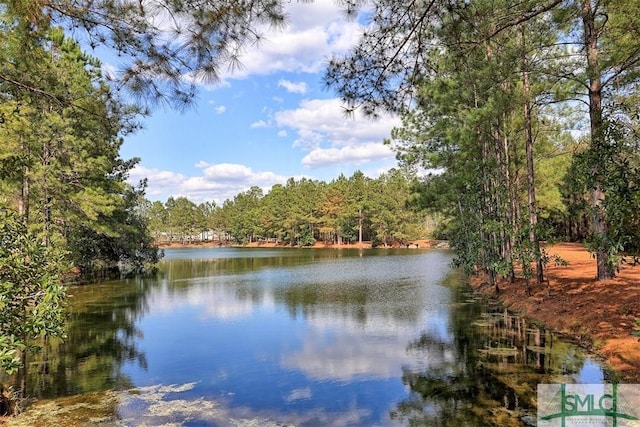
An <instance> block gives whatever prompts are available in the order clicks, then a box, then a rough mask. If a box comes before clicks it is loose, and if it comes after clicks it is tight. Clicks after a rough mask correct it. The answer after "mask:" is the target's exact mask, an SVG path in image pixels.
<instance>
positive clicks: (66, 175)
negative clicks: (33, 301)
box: [0, 8, 157, 274]
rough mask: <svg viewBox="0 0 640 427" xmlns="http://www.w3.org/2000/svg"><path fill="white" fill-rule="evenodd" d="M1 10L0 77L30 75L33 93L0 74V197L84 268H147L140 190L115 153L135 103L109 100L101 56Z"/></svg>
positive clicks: (128, 164)
mask: <svg viewBox="0 0 640 427" xmlns="http://www.w3.org/2000/svg"><path fill="white" fill-rule="evenodd" d="M9 12H10V8H9V9H3V10H2V15H1V16H2V19H3V21H2V22H4V24H5V26H4V27H3V28H2V29H3V30H4V31H6V34H7V37H6V39H4V42H3V43H2V44H0V56H1V57H2V59H4V62H3V63H2V65H1V66H0V75H11V76H13V77H15V79H20V78H21V77H20V76H22V75H29V76H31V77H30V81H29V87H31V88H37V89H38V92H37V93H34V92H33V91H30V90H26V91H25V90H23V89H24V88H20V87H16V85H15V84H13V83H12V82H9V81H6V80H1V79H0V113H1V114H2V115H3V117H4V120H3V121H2V122H1V123H0V129H1V131H0V173H1V174H2V176H3V184H2V185H0V195H1V196H4V197H6V198H7V199H8V200H9V201H10V202H11V204H12V205H15V206H16V207H17V210H18V211H19V213H20V214H21V216H22V218H23V220H24V222H25V224H26V226H27V227H28V229H29V230H30V232H32V233H34V234H35V235H37V236H38V237H39V238H40V239H41V240H42V241H43V242H44V244H45V245H46V246H50V247H51V248H53V249H55V250H58V251H61V252H65V253H66V255H67V259H69V260H71V261H73V262H74V263H76V265H77V266H79V267H81V269H82V270H83V271H84V272H87V273H91V274H93V273H95V272H97V271H98V270H101V269H103V270H104V271H107V270H112V269H114V268H115V267H118V268H119V267H125V266H126V267H127V270H133V271H140V270H141V269H143V267H142V266H143V265H145V266H147V267H148V264H150V263H153V262H154V260H157V255H154V254H153V252H154V250H153V249H152V248H150V247H149V244H150V242H151V239H150V238H149V237H148V236H145V233H148V232H147V229H146V224H144V223H142V222H141V218H142V216H139V215H138V217H137V218H138V219H136V215H134V214H133V211H134V208H133V207H132V201H131V199H132V198H136V197H138V196H139V194H138V193H139V191H138V190H135V191H134V190H133V189H131V188H130V185H129V184H127V183H126V179H127V178H128V173H129V171H130V170H131V168H133V167H134V165H135V164H136V163H137V159H131V160H125V159H122V158H120V155H119V151H120V147H121V145H122V143H123V140H122V136H123V135H124V134H126V133H127V132H129V131H133V130H135V129H136V127H137V123H136V122H135V120H134V118H135V117H136V115H137V114H138V113H139V112H140V110H139V109H138V108H137V107H135V106H132V105H127V104H123V103H120V102H118V101H117V100H116V99H115V97H114V95H113V92H112V91H111V90H110V89H109V86H108V84H107V82H106V81H105V80H104V79H103V78H102V76H101V73H102V71H101V64H100V63H99V61H97V60H96V59H95V58H92V57H90V56H89V55H87V54H85V53H84V52H83V51H82V50H81V49H80V47H79V46H78V44H77V43H75V42H74V41H73V40H72V39H69V38H67V37H66V36H65V35H64V33H63V31H62V30H61V29H60V28H51V27H49V26H48V25H46V22H44V23H42V24H41V26H40V27H38V28H37V29H34V28H32V27H29V26H26V27H25V26H23V25H22V24H23V23H21V21H20V19H18V18H16V19H12V18H15V17H13V16H12V15H10V13H9ZM24 46H31V48H30V49H24V48H23V47H24ZM133 193H136V194H138V195H137V196H132V194H133ZM156 252H157V250H156ZM114 266H115V267H114ZM145 268H146V267H145ZM115 269H116V270H117V268H115Z"/></svg>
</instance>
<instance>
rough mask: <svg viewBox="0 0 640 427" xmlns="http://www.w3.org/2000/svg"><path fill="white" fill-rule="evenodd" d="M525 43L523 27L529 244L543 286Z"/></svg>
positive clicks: (529, 88) (523, 83)
mask: <svg viewBox="0 0 640 427" xmlns="http://www.w3.org/2000/svg"><path fill="white" fill-rule="evenodd" d="M525 48H526V43H525V29H524V27H522V86H523V89H524V98H525V101H524V133H525V151H526V155H527V187H528V188H527V193H528V204H529V242H530V243H531V247H532V248H533V254H534V257H535V260H536V283H537V284H538V285H541V284H542V282H543V281H544V270H543V268H544V267H543V265H542V254H541V253H540V242H539V241H538V233H537V227H538V214H537V212H536V187H535V176H534V168H533V129H532V125H531V98H530V97H531V85H530V83H529V58H528V56H527V51H526V49H525Z"/></svg>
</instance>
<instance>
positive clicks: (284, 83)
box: [278, 79, 308, 94]
mask: <svg viewBox="0 0 640 427" xmlns="http://www.w3.org/2000/svg"><path fill="white" fill-rule="evenodd" d="M278 87H283V88H285V89H286V90H287V92H290V93H300V94H304V93H307V90H308V87H307V83H305V82H298V83H295V82H292V81H289V80H286V79H280V81H278Z"/></svg>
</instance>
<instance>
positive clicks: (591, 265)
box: [472, 243, 640, 383]
mask: <svg viewBox="0 0 640 427" xmlns="http://www.w3.org/2000/svg"><path fill="white" fill-rule="evenodd" d="M548 250H549V253H550V254H555V255H559V256H560V257H562V259H564V260H565V261H567V262H568V263H569V265H568V266H549V268H548V270H547V277H548V278H549V288H548V289H547V286H546V285H545V286H544V287H536V286H534V287H533V289H532V296H531V297H527V294H526V286H525V283H524V282H523V281H518V282H516V283H513V284H509V283H501V284H500V287H501V291H500V295H499V298H500V299H501V300H502V301H503V302H504V303H505V305H506V306H507V307H509V308H510V309H511V310H513V311H516V312H520V313H522V314H523V315H524V316H526V317H528V318H530V319H534V320H537V321H540V322H542V323H544V324H545V325H547V326H548V327H551V328H553V329H555V330H557V331H558V332H560V333H562V334H564V335H566V336H568V337H570V338H572V339H574V340H576V341H578V342H579V343H580V344H582V345H584V346H586V347H588V348H590V349H591V350H593V351H594V352H595V353H596V354H598V355H600V356H602V357H603V359H604V360H605V361H606V363H607V364H608V365H609V366H610V367H611V368H613V369H614V370H615V371H616V372H618V373H619V374H620V381H621V382H625V383H640V342H639V341H638V339H639V337H637V336H632V332H633V331H634V330H638V329H640V327H638V325H637V324H636V320H637V319H640V266H631V265H623V266H622V267H621V268H620V272H619V273H618V275H617V277H616V278H615V279H613V280H608V281H600V282H596V281H595V275H596V263H595V260H594V259H593V258H592V257H591V256H590V254H589V253H588V252H587V251H586V250H585V249H584V248H583V246H582V245H580V244H573V243H562V244H557V245H554V246H552V247H550V248H549V249H548ZM472 285H473V286H474V287H475V288H476V289H478V290H479V291H481V292H483V293H486V294H494V290H493V288H492V287H489V286H488V284H486V282H483V281H482V279H481V278H477V277H476V278H472Z"/></svg>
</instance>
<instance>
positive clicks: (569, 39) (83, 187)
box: [0, 0, 640, 372]
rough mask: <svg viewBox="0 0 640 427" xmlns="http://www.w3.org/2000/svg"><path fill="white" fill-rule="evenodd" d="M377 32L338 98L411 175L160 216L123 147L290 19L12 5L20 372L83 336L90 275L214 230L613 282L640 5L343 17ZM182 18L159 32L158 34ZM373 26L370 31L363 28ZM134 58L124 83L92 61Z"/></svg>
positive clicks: (386, 5) (563, 4) (372, 11)
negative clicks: (266, 30) (405, 246)
mask: <svg viewBox="0 0 640 427" xmlns="http://www.w3.org/2000/svg"><path fill="white" fill-rule="evenodd" d="M337 3H338V4H339V5H340V6H341V7H342V8H343V9H344V11H345V13H346V14H347V15H350V16H353V17H357V16H358V13H359V12H362V11H364V12H366V13H364V16H367V17H369V18H368V20H367V21H366V22H363V32H362V34H361V37H360V39H359V41H358V43H357V44H356V45H355V46H354V47H353V48H352V50H351V51H349V52H348V53H347V54H345V55H342V56H335V57H332V58H330V59H328V61H327V64H326V71H325V75H324V83H325V84H326V86H327V88H329V89H330V90H333V91H334V92H336V93H337V94H338V95H339V96H340V97H341V99H342V100H343V102H344V105H345V110H346V112H347V114H348V113H349V112H353V111H355V110H360V111H363V112H364V113H366V114H368V115H369V116H371V117H372V118H373V119H375V117H376V116H379V115H380V114H385V113H389V112H391V113H394V114H398V115H400V116H401V117H402V120H403V125H402V126H401V127H399V128H397V129H395V130H394V131H393V133H392V134H391V135H390V137H389V139H388V140H387V141H384V142H383V141H381V142H380V143H386V144H388V145H389V146H390V147H391V148H392V149H393V150H394V151H395V152H396V154H397V158H398V162H399V165H398V169H396V170H392V171H389V172H387V173H385V174H383V175H382V176H380V177H378V178H375V179H374V178H368V177H365V176H364V175H363V174H362V173H356V174H354V175H353V176H351V177H344V176H341V177H338V178H336V179H335V180H334V181H332V182H330V183H323V182H316V181H313V180H307V179H302V180H294V179H291V180H289V181H288V182H287V183H286V184H284V185H277V186H274V187H273V188H271V189H270V191H269V192H267V193H266V194H263V190H261V189H260V188H257V187H254V188H251V189H249V190H247V191H246V192H243V193H241V194H238V195H236V196H235V197H234V199H233V200H227V201H225V202H224V203H223V204H222V206H216V205H215V204H214V203H206V204H203V205H196V204H195V203H193V202H191V201H189V200H188V199H185V198H182V197H176V198H170V199H169V200H167V201H166V202H165V203H162V202H159V201H154V202H150V201H148V200H146V198H145V186H146V183H145V182H144V181H143V182H141V183H139V184H138V185H135V186H132V185H131V184H129V183H128V182H127V179H128V174H129V172H130V171H131V169H132V168H133V167H134V165H135V164H136V162H137V161H138V159H122V158H121V157H120V153H119V149H120V147H121V144H122V141H123V138H126V137H127V135H128V134H130V133H131V132H135V131H136V130H137V129H138V128H139V127H140V124H141V121H142V120H143V119H144V117H145V115H147V114H150V113H151V112H152V110H153V108H155V107H156V106H158V105H169V106H172V107H176V108H184V107H186V106H188V105H190V104H192V103H193V102H195V94H196V91H197V87H198V86H197V83H198V82H199V81H216V80H217V79H218V78H219V70H220V68H221V67H224V66H229V64H233V63H234V62H235V61H237V59H238V55H239V52H241V50H242V49H241V48H242V46H244V45H246V44H250V43H254V42H256V39H257V38H259V33H258V32H257V31H254V28H255V27H256V26H259V25H272V26H278V25H283V24H284V23H285V20H286V16H285V13H284V6H283V3H282V2H280V1H279V0H248V1H242V2H232V6H230V5H229V4H228V2H224V1H220V2H217V1H215V2H197V4H193V2H187V1H181V0H176V1H164V0H158V1H141V2H113V1H104V2H94V1H73V2H71V1H66V0H57V1H46V0H36V1H32V0H29V1H27V0H10V1H2V2H0V32H1V34H2V37H1V38H0V209H1V210H2V224H0V226H2V236H0V243H1V244H0V285H1V286H0V314H1V315H0V368H2V369H3V370H6V371H8V372H9V371H12V370H15V369H17V368H18V366H19V365H20V357H19V356H21V355H24V353H26V350H25V349H26V348H27V347H26V342H27V339H28V338H35V337H40V336H43V335H60V334H64V331H63V329H62V328H61V325H62V324H63V320H64V310H63V306H64V299H65V295H64V290H63V289H61V287H60V282H61V280H62V279H64V278H65V277H67V275H68V273H69V272H70V271H80V272H82V273H87V274H88V273H94V272H104V271H115V272H121V273H143V272H145V271H148V270H149V269H150V268H153V266H154V265H155V263H156V262H157V261H158V259H159V256H160V252H159V251H158V248H157V247H156V246H155V242H156V240H161V239H165V238H168V239H174V238H177V239H182V240H184V239H190V238H192V236H196V235H198V234H200V233H202V232H203V231H204V230H207V229H210V230H213V231H214V233H217V235H218V237H220V236H223V235H224V236H225V238H230V239H233V240H234V241H236V242H238V243H246V242H251V241H255V240H259V239H274V240H277V241H278V242H281V243H283V244H290V245H300V246H305V245H309V244H311V243H313V242H314V241H324V242H340V241H345V242H357V241H362V240H371V241H374V242H376V244H381V245H385V244H391V243H392V242H394V241H401V242H402V241H406V240H409V239H412V238H416V237H422V235H423V233H424V232H425V230H426V229H429V230H431V231H432V232H435V233H437V237H441V238H447V239H448V240H449V241H450V244H451V247H452V249H453V250H454V252H455V254H456V265H457V266H459V267H461V268H464V269H465V270H466V271H467V272H477V271H482V272H484V273H486V274H487V276H488V278H489V279H488V280H489V282H490V283H491V284H493V285H495V286H498V280H499V278H501V277H504V278H507V279H509V278H510V279H512V280H513V279H514V278H515V277H516V275H521V276H523V277H525V278H527V279H531V280H535V282H536V283H538V284H540V283H542V282H543V281H544V268H545V266H546V265H547V264H548V263H549V262H552V261H553V260H551V259H550V258H549V256H548V255H547V254H546V252H545V250H544V247H543V245H541V243H540V242H541V241H545V240H553V239H560V240H576V241H583V242H585V244H586V245H587V247H588V248H589V250H590V251H591V252H592V253H593V254H594V258H595V263H596V264H597V277H598V279H608V278H612V277H614V276H615V274H616V269H617V267H618V266H619V264H620V262H622V260H623V257H624V256H626V255H634V254H635V253H636V252H637V251H638V249H639V248H638V246H639V243H638V242H640V239H639V237H640V236H639V234H640V227H639V226H640V214H639V210H638V206H639V205H640V189H639V185H638V184H639V183H640V157H639V155H638V143H639V140H638V136H639V135H638V131H639V129H638V121H639V120H640V110H639V106H640V103H639V102H638V101H639V99H638V91H637V86H638V82H639V81H640V3H638V2H637V1H635V0H616V1H593V0H545V1H539V0H536V1H530V0H524V1H517V2H516V1H511V0H499V1H488V0H473V1H456V0H449V1H447V0H434V1H429V2H417V1H408V2H398V1H395V0H375V1H366V0H340V1H338V2H337ZM159 13H168V14H169V15H170V16H171V17H173V19H171V20H169V23H168V24H166V25H159V24H158V23H157V22H155V21H154V20H153V19H147V17H148V16H153V15H154V14H159ZM360 16H362V15H360ZM96 47H98V48H104V49H107V50H110V51H112V52H114V53H116V54H117V55H118V56H119V57H120V58H122V64H123V65H122V69H121V70H119V72H118V73H117V74H115V75H110V76H106V75H104V74H103V65H102V64H101V63H100V61H99V60H98V59H97V58H95V57H93V56H92V55H91V54H90V53H89V52H90V50H91V49H93V48H96Z"/></svg>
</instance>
